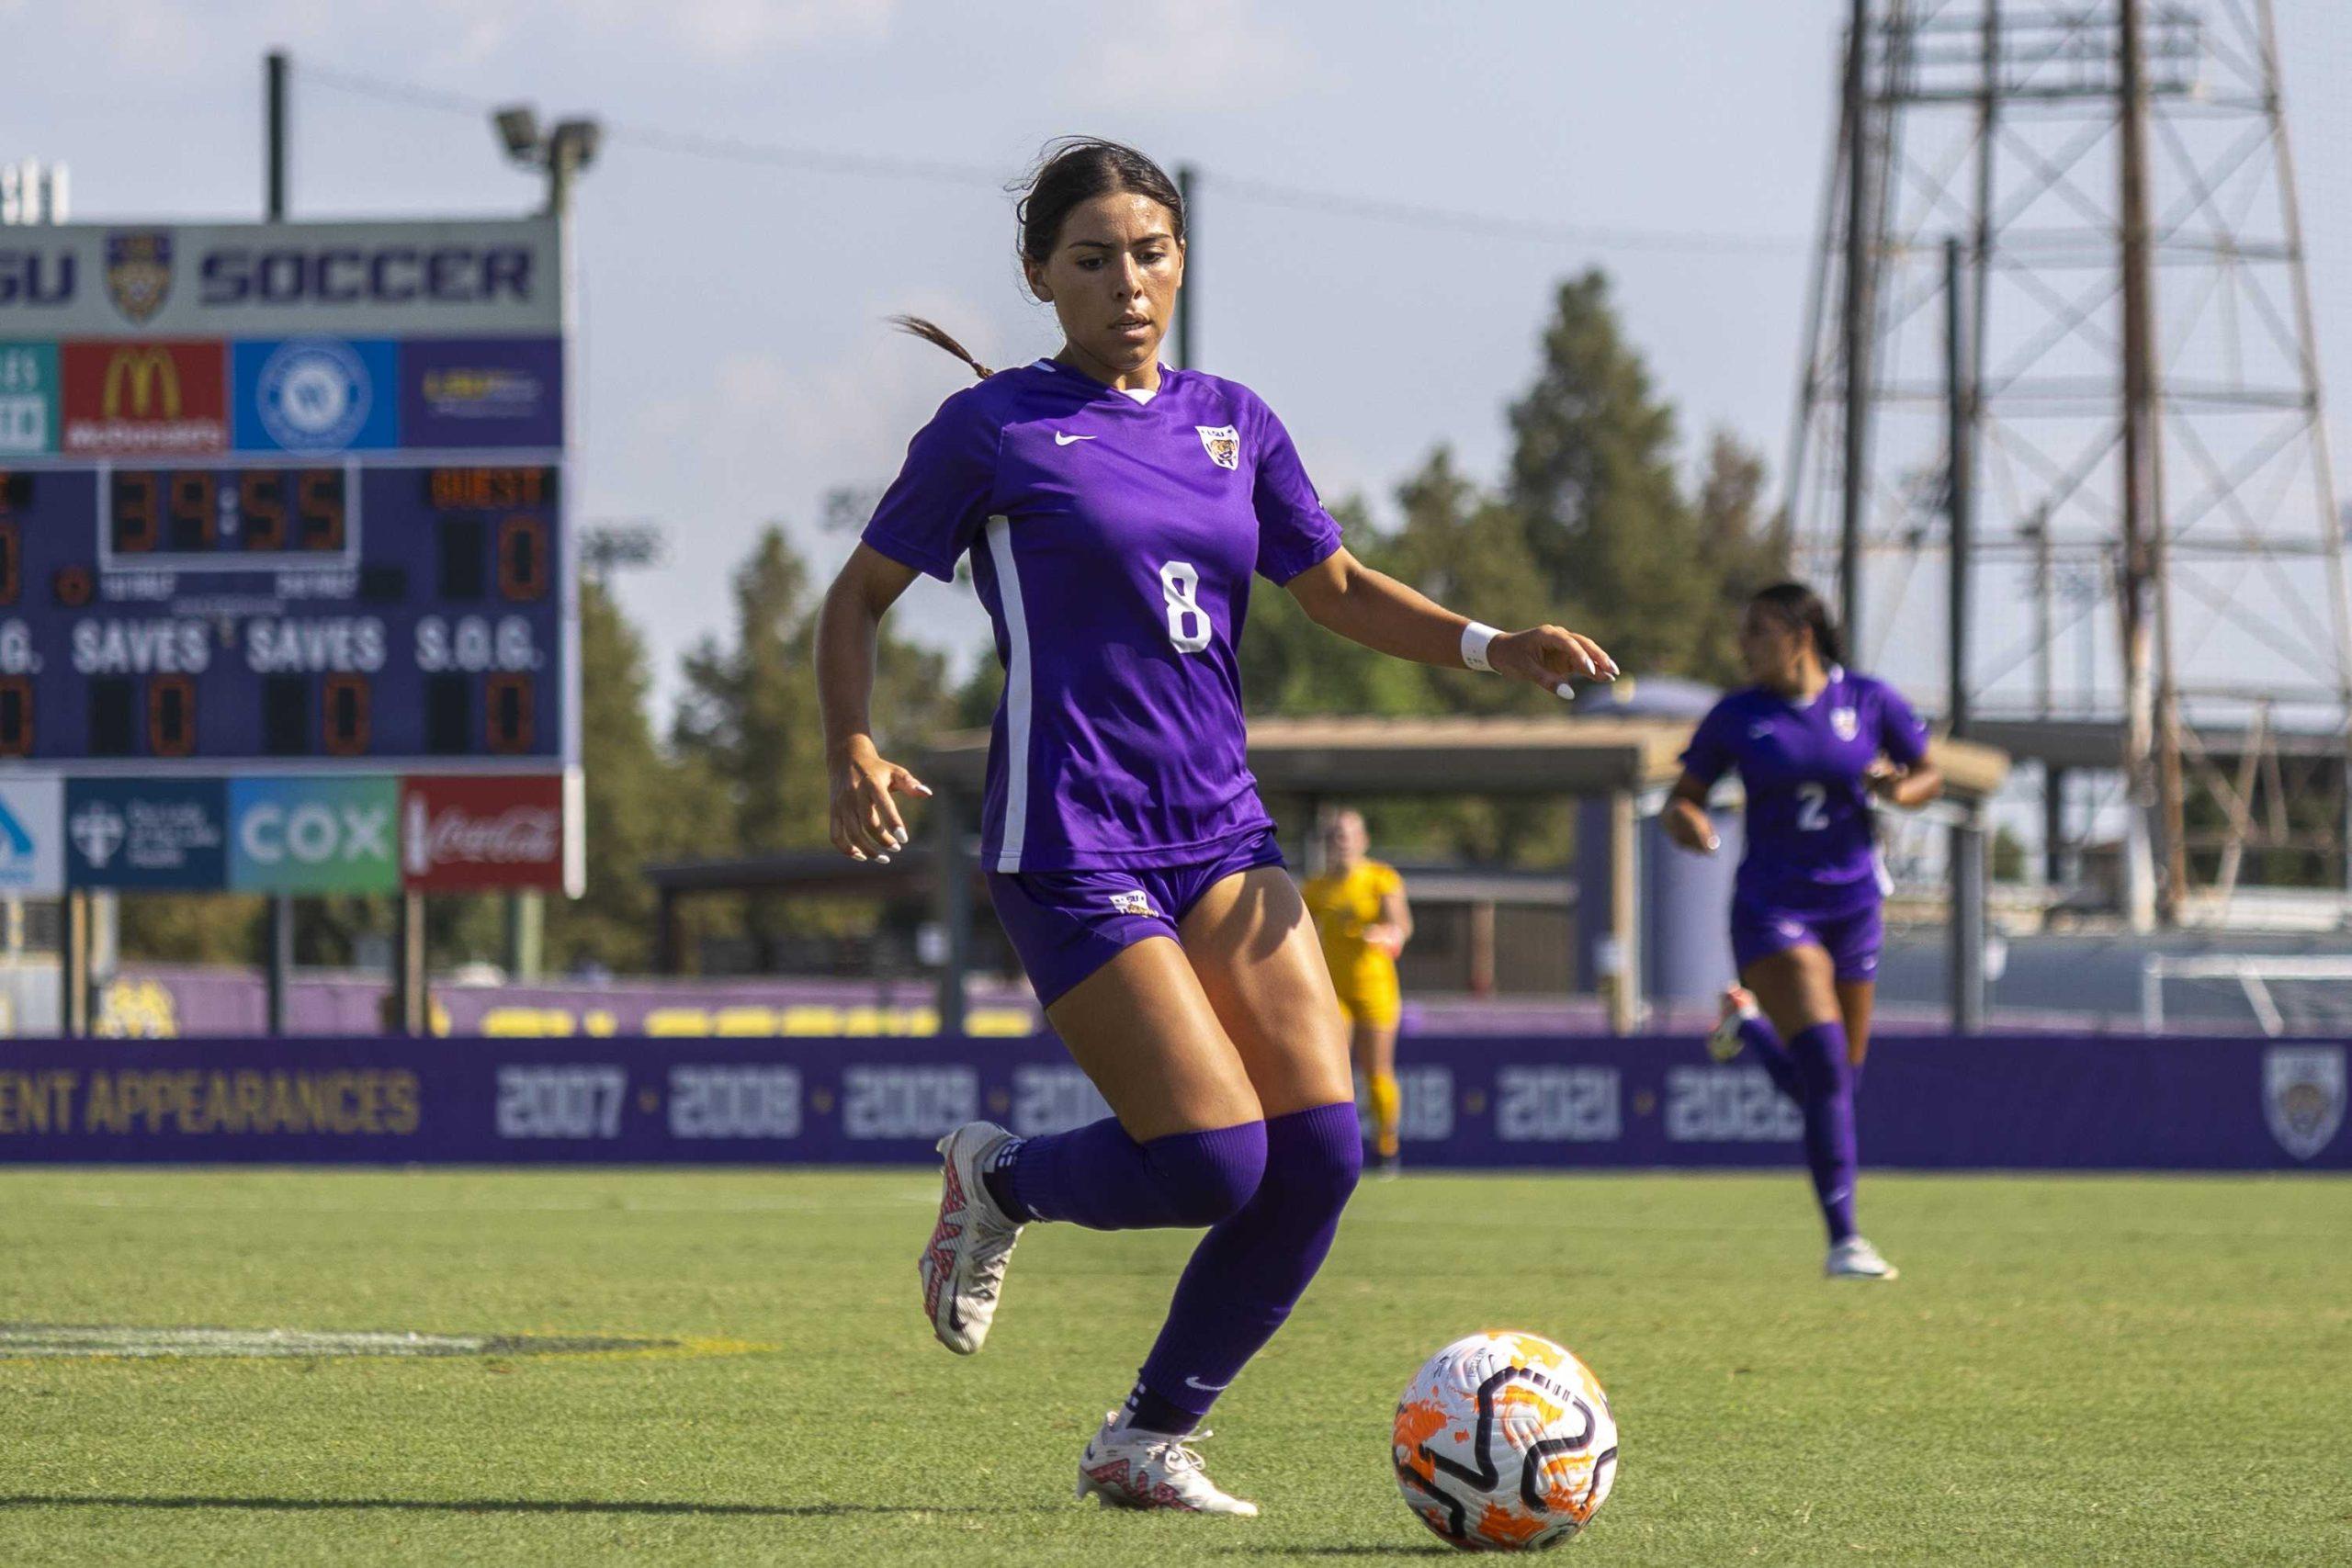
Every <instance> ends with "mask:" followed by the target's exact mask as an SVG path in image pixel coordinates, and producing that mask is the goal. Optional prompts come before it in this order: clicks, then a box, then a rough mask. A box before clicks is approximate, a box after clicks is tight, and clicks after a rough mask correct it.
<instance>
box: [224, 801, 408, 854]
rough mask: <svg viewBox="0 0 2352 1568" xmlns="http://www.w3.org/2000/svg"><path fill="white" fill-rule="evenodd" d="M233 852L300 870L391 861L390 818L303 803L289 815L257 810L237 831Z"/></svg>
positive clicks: (373, 811) (374, 809)
mask: <svg viewBox="0 0 2352 1568" xmlns="http://www.w3.org/2000/svg"><path fill="white" fill-rule="evenodd" d="M237 847H238V848H239V849H241V850H243V852H245V855H246V858H248V859H250V860H252V861H254V862H255V863H259V864H262V865H280V864H283V863H285V862H287V861H288V860H293V861H298V862H300V863H303V864H305V865H325V864H328V863H331V862H334V861H366V860H384V861H389V860H390V859H391V858H392V812H391V808H390V807H385V806H356V807H355V806H340V807H328V806H326V805H324V804H322V802H319V801H308V802H305V803H304V804H302V805H300V806H297V807H292V808H291V809H288V807H283V806H277V805H264V806H256V807H254V808H253V809H252V810H250V811H248V812H246V813H245V818H244V820H243V822H240V823H239V824H238V825H237Z"/></svg>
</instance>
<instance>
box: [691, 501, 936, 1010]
mask: <svg viewBox="0 0 2352 1568" xmlns="http://www.w3.org/2000/svg"><path fill="white" fill-rule="evenodd" d="M810 586H811V585H810V582H809V570H808V567H807V564H806V563H805V562H803V561H802V560H801V558H800V557H799V556H798V555H797V553H796V552H795V551H794V550H793V548H792V547H791V545H790V544H789V543H787V542H786V539H785V536H784V531H783V529H782V528H780V527H778V526H776V525H773V524H771V525H769V526H768V527H767V528H766V529H765V530H763V532H762V534H761V536H760V538H759V542H758V543H757V544H756V545H755V546H754V547H752V554H751V557H750V558H749V559H747V560H746V561H745V562H744V563H743V565H742V566H741V567H740V568H738V569H737V570H736V572H735V576H734V581H733V598H734V605H735V628H734V640H733V642H732V644H731V645H729V644H722V643H720V642H719V641H718V639H716V638H714V637H705V638H704V639H703V640H702V641H701V642H700V643H699V644H697V645H696V646H695V649H693V651H691V652H690V653H688V654H687V655H686V658H685V663H684V674H685V682H686V690H685V693H684V695H683V696H682V697H681V698H680V700H679V704H678V710H677V714H676V716H675V717H674V719H673V722H672V725H671V744H672V747H673V750H675V751H676V753H677V754H678V757H679V759H680V760H681V761H682V762H684V764H686V765H687V766H689V767H693V768H698V769H700V770H701V771H702V774H703V776H704V777H706V778H707V780H708V781H709V783H710V785H711V787H712V789H713V791H714V795H713V798H712V802H711V806H710V808H709V815H708V819H707V822H705V823H703V824H700V825H698V830H699V831H700V832H701V833H702V834H703V835H704V840H703V841H704V842H705V843H707V844H709V845H710V846H711V847H710V848H708V849H707V851H706V852H708V853H712V854H725V853H735V854H745V853H760V852H775V851H779V850H790V849H811V848H816V847H819V846H821V845H824V844H826V843H829V842H830V841H831V840H830V838H829V836H828V833H827V830H826V813H827V807H828V803H829V800H830V797H831V781H830V779H829V778H828V776H827V773H826V769H825V743H824V730H823V726H822V723H821V720H820V713H819V708H818V702H817V671H816V657H815V644H816V633H817V604H816V602H815V596H814V595H813V593H812V592H810ZM954 709H955V695H954V693H953V692H952V690H951V689H950V688H949V686H948V683H947V661H946V660H945V658H944V656H943V655H941V654H939V653H936V652H933V651H932V650H929V649H922V648H919V647H916V646H914V645H912V644H910V643H908V642H906V641H905V640H903V639H901V638H897V637H892V636H890V634H889V631H888V626H887V624H886V625H885V627H884V629H883V631H882V634H881V636H880V637H879V639H878V642H877V646H876V658H875V682H874V704H873V713H874V728H875V740H876V744H878V745H879V746H880V747H881V748H882V750H883V753H884V754H885V755H886V756H903V757H909V758H910V757H911V756H912V754H913V753H914V752H915V751H917V750H920V749H921V745H922V738H923V737H925V736H927V735H930V734H932V733H934V732H935V731H937V730H939V729H943V728H947V727H948V725H949V724H950V723H951V722H952V716H953V714H954ZM862 918H863V916H862V915H861V914H860V913H858V912H856V911H844V910H842V909H838V908H825V909H821V910H820V909H817V908H792V907H787V906H786V904H785V903H784V902H783V901H781V900H778V899H775V898H767V897H760V898H752V899H750V900H747V901H746V904H745V907H744V909H743V914H742V919H743V924H744V928H745V931H746V933H747V934H748V935H749V936H750V938H751V940H752V948H753V952H754V955H755V959H756V961H757V963H758V964H759V965H760V966H761V967H762V968H763V969H764V968H772V967H773V966H774V965H775V961H776V957H777V951H778V946H779V943H780V942H782V940H783V939H784V938H785V937H786V935H789V934H794V933H797V932H802V931H812V930H816V929H820V928H821V929H836V928H838V927H839V925H840V923H841V922H842V920H843V919H862Z"/></svg>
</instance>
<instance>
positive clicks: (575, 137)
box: [490, 104, 605, 217]
mask: <svg viewBox="0 0 2352 1568" xmlns="http://www.w3.org/2000/svg"><path fill="white" fill-rule="evenodd" d="M490 122H491V125H492V129H494V130H496V131H497V132H498V141H499V145H501V146H502V147H503V148H505V150H506V155H507V157H509V158H510V159H512V160H514V161H515V163H516V164H521V165H522V166H523V167H525V168H528V169H544V170H545V171H547V176H548V211H549V212H551V213H553V214H555V215H556V216H558V217H561V216H562V215H563V214H564V212H565V211H566V209H568V208H569V207H570V205H571V181H572V177H573V176H574V175H578V174H579V173H580V172H581V171H582V169H585V168H586V167H587V166H588V165H589V164H593V163H594V162H595V161H596V152H597V149H598V148H600V147H602V146H603V145H604V140H605V128H604V126H603V125H602V124H600V123H599V122H598V121H596V120H594V119H590V118H585V117H581V118H572V119H561V120H558V121H557V122H556V123H555V126H554V128H553V129H551V130H546V131H542V130H540V129H539V117H538V112H537V110H536V109H534V108H533V107H531V106H530V105H528V104H509V105H507V106H506V107H504V108H502V109H498V110H496V111H494V112H493V113H492V115H491V117H490Z"/></svg>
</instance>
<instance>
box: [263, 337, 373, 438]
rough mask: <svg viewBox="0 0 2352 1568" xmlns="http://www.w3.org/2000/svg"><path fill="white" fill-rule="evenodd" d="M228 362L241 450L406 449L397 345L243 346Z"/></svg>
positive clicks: (304, 341)
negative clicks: (402, 431) (401, 419)
mask: <svg viewBox="0 0 2352 1568" xmlns="http://www.w3.org/2000/svg"><path fill="white" fill-rule="evenodd" d="M229 357H230V384H231V386H232V389H233V406H234V408H235V411H236V413H235V420H234V423H233V426H232V436H233V439H234V441H235V444H236V447H237V450H238V451H240V452H344V451H388V450H390V449H391V448H393V447H396V446H400V445H401V422H400V412H401V409H400V386H401V370H400V362H401V345H400V344H398V343H397V342H394V341H393V340H391V339H390V338H348V339H346V338H334V337H319V336H311V337H298V338H279V339H268V338H264V339H257V340H243V341H240V342H238V343H236V344H232V345H231V348H230V355H229Z"/></svg>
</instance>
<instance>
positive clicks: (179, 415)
mask: <svg viewBox="0 0 2352 1568" xmlns="http://www.w3.org/2000/svg"><path fill="white" fill-rule="evenodd" d="M59 357H60V360H61V362H62V364H61V369H62V375H61V377H60V379H61V380H62V382H63V384H64V386H63V398H62V404H63V408H64V415H65V417H64V421H63V423H64V440H63V442H62V449H63V450H64V451H67V452H112V453H120V454H126V455H144V454H153V455H156V456H169V455H171V454H173V453H179V452H219V451H223V450H225V449H226V448H227V446H228V445H229V386H228V376H229V372H228V364H227V358H226V354H225V351H224V350H223V348H222V346H221V345H220V344H218V343H196V342H189V341H180V342H166V341H162V340H153V339H151V340H148V341H145V342H129V343H68V344H61V345H60V349H59Z"/></svg>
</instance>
